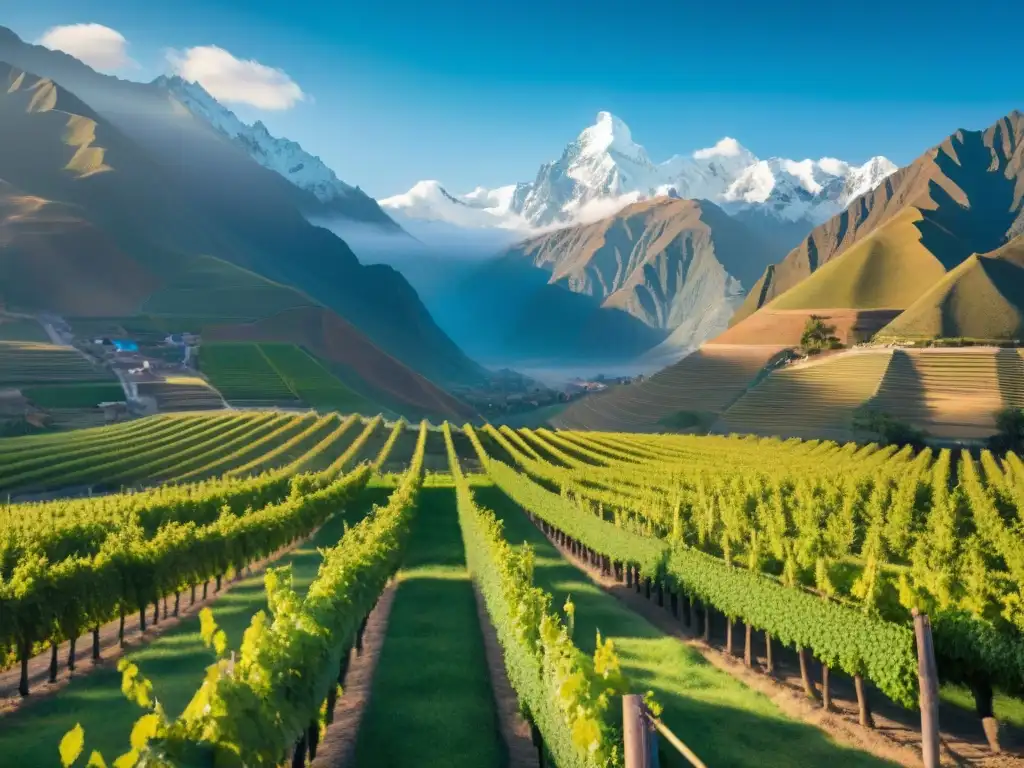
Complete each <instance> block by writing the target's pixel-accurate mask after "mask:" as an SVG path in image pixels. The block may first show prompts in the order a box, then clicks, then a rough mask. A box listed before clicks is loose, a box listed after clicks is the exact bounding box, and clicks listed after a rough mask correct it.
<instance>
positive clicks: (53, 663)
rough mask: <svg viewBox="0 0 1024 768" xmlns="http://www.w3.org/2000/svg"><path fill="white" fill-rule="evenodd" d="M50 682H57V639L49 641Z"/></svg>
mask: <svg viewBox="0 0 1024 768" xmlns="http://www.w3.org/2000/svg"><path fill="white" fill-rule="evenodd" d="M50 682H51V683H56V682H57V641H56V640H55V639H54V640H51V641H50Z"/></svg>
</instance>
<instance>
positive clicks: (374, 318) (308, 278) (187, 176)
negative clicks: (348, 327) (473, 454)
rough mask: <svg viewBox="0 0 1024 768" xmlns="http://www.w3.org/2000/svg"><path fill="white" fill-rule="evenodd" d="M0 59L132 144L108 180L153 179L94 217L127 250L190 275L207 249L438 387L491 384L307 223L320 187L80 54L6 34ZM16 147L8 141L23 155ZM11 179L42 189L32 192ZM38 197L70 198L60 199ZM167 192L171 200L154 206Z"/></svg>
mask: <svg viewBox="0 0 1024 768" xmlns="http://www.w3.org/2000/svg"><path fill="white" fill-rule="evenodd" d="M0 61H6V62H9V63H11V64H13V66H14V67H16V68H18V69H21V70H25V71H29V72H33V73H35V74H37V75H40V76H42V77H45V78H51V79H53V80H54V81H56V82H57V83H59V84H60V85H61V86H63V87H64V88H66V89H68V90H69V91H71V92H73V93H74V94H75V95H76V96H77V97H78V98H79V99H80V100H81V101H82V102H84V103H85V104H88V107H89V109H90V110H91V111H92V112H93V113H94V114H95V115H96V116H97V118H99V119H100V120H102V121H103V122H104V123H105V124H106V125H108V126H109V127H110V128H111V129H112V130H113V131H114V132H116V133H117V135H118V136H119V137H120V139H123V140H124V141H125V142H127V143H130V144H131V146H132V148H133V149H132V157H133V159H132V161H131V162H128V163H122V164H121V165H120V167H119V168H118V172H117V173H115V174H108V176H110V178H116V179H120V178H122V177H124V176H126V175H128V174H130V173H135V172H136V171H135V169H138V173H139V175H140V176H142V177H144V178H148V179H149V181H148V182H146V183H142V184H140V185H139V186H138V187H137V188H134V187H133V195H126V196H125V197H124V199H123V200H122V201H121V203H120V205H121V208H117V207H115V206H106V207H104V208H103V210H102V211H98V212H97V216H98V217H102V218H103V219H104V221H103V223H102V225H101V224H97V222H98V221H99V218H97V219H94V220H93V223H94V225H96V226H99V228H100V229H101V230H102V231H104V232H105V233H107V235H108V236H109V237H112V238H114V239H115V240H116V242H117V244H118V247H119V248H121V249H122V250H124V251H125V252H126V253H128V254H129V255H133V256H135V255H138V254H140V253H141V252H142V249H149V252H151V253H152V254H153V255H154V256H156V255H160V256H161V257H162V261H161V262H160V265H161V266H166V267H167V268H168V269H172V267H177V266H182V268H184V266H185V265H186V264H187V262H188V261H189V260H191V259H194V258H198V255H199V254H202V255H203V257H204V258H214V259H216V260H217V261H218V262H220V263H226V264H228V265H230V266H231V267H234V268H237V269H241V270H244V273H245V274H248V275H256V276H257V277H258V278H259V279H262V280H264V281H269V282H270V283H272V284H277V285H279V286H286V287H292V288H294V289H297V290H298V291H299V292H300V293H301V294H302V295H304V296H306V297H307V301H313V302H316V303H318V304H321V305H323V306H325V307H327V308H329V309H331V310H333V311H336V312H338V313H339V314H340V315H342V316H343V317H344V318H345V319H347V320H348V321H349V322H350V323H352V324H353V325H354V326H356V327H357V328H359V329H360V330H361V331H363V332H364V333H366V334H367V335H368V336H369V337H370V338H371V339H372V340H373V341H374V342H375V343H376V344H377V345H379V346H380V347H381V348H383V350H384V351H386V352H387V353H389V354H391V355H392V356H394V357H396V358H398V359H399V360H401V361H402V362H404V363H406V364H407V365H410V366H411V367H412V368H413V369H414V370H416V371H418V372H419V373H421V374H423V375H425V376H427V377H428V378H429V379H431V380H433V381H436V382H438V383H442V384H447V383H467V382H475V381H479V380H480V378H481V377H482V375H483V372H482V370H481V369H480V367H479V366H477V365H476V364H475V363H473V362H472V361H471V360H470V359H469V358H468V357H467V356H466V355H465V354H464V353H463V352H462V351H461V350H460V349H459V348H458V347H457V346H456V345H455V344H454V343H453V342H452V341H451V339H450V338H449V337H448V336H447V335H446V334H445V333H444V332H443V331H441V329H440V328H439V327H438V326H437V324H436V323H435V322H434V320H433V318H432V317H431V316H430V313H429V312H428V311H427V309H426V308H425V307H424V305H423V303H422V302H421V301H420V299H419V297H418V296H417V294H416V292H415V291H414V290H413V289H412V288H411V287H410V285H409V284H408V282H407V281H406V280H405V279H404V278H403V277H402V276H401V275H400V274H399V273H398V272H396V271H395V270H393V269H391V268H389V267H386V266H383V265H374V266H364V265H362V264H361V263H360V262H359V260H358V259H357V258H356V256H355V254H354V253H353V252H352V251H351V249H350V248H349V247H348V246H347V245H346V243H345V242H344V241H342V240H341V239H339V238H338V237H336V236H335V235H334V234H332V233H331V232H329V231H328V230H326V229H322V228H319V227H315V226H313V225H311V224H310V223H309V221H308V220H307V218H306V215H308V212H309V208H308V206H309V205H319V204H320V203H319V201H318V199H317V198H316V196H315V195H314V194H313V193H312V192H309V191H306V190H303V189H300V188H299V187H297V186H295V185H294V184H292V183H290V182H289V181H287V180H286V179H285V178H284V177H282V176H281V175H279V174H278V173H275V172H272V171H270V170H268V169H267V168H264V167H262V166H261V165H260V164H258V163H256V162H254V161H253V159H252V157H251V156H250V154H249V153H248V152H247V151H243V149H242V148H241V147H239V146H238V144H237V143H235V142H234V141H232V140H229V139H228V138H227V137H226V136H224V135H223V134H222V133H220V132H218V131H216V130H213V129H212V128H211V127H210V125H209V123H207V122H206V121H205V120H200V119H198V118H196V117H195V116H194V115H193V114H192V113H191V112H190V111H188V110H186V109H184V108H183V107H182V105H181V104H180V102H178V101H177V100H176V99H173V98H171V97H170V95H169V94H168V93H167V91H165V90H164V89H161V88H158V87H157V86H154V85H152V84H143V83H133V82H129V81H124V80H119V79H117V78H114V77H109V76H106V75H101V74H98V73H97V72H95V71H94V70H92V69H90V68H89V67H87V66H86V65H84V64H82V63H81V62H80V61H78V60H77V59H74V58H72V57H71V56H68V55H66V54H63V53H59V52H55V51H50V50H48V49H46V48H42V47H39V46H33V45H28V44H26V43H23V42H22V41H21V40H20V39H19V38H18V37H17V36H16V35H15V34H14V33H13V32H11V31H10V30H6V29H3V28H0ZM69 95H70V94H69ZM17 146H18V145H17V144H16V143H12V144H8V147H9V148H10V150H11V152H13V153H14V154H15V155H16V154H17V149H16V148H17ZM143 168H145V169H146V170H145V171H143V170H142V169H143ZM157 179H158V180H159V183H156V182H155V181H154V180H157ZM6 180H7V181H8V182H9V183H11V184H13V185H14V186H15V187H17V188H19V189H21V190H23V191H24V192H26V193H28V194H32V193H33V192H32V189H31V186H30V185H25V184H19V183H16V182H15V181H13V180H12V179H10V178H8V179H6ZM29 180H31V179H29ZM35 194H37V195H38V196H40V197H43V198H44V199H48V200H53V201H54V202H61V201H62V198H61V197H60V196H59V195H58V196H47V195H46V194H43V193H35ZM135 194H137V195H138V197H137V198H136V197H135V196H134V195H135ZM161 195H162V196H163V197H162V202H159V203H157V202H155V201H156V200H157V199H159V198H160V196H161ZM310 201H312V202H310ZM85 202H91V201H85ZM185 209H187V210H185ZM304 213H305V214H306V215H304ZM179 214H180V215H179ZM179 262H181V264H180V265H179ZM176 271H177V272H178V274H181V273H180V270H176ZM239 279H241V278H239ZM242 310H244V312H240V313H238V316H245V315H246V313H248V314H251V313H252V312H253V311H256V310H259V311H260V312H265V311H266V310H267V306H266V305H264V304H262V303H260V302H257V303H256V304H254V305H249V306H245V307H243V308H242Z"/></svg>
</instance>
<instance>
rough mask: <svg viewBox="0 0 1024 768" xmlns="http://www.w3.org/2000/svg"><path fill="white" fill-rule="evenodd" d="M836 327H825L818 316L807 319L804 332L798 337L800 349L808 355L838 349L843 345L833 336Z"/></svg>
mask: <svg viewBox="0 0 1024 768" xmlns="http://www.w3.org/2000/svg"><path fill="white" fill-rule="evenodd" d="M835 332H836V327H835V326H834V325H826V324H825V321H824V320H823V319H822V318H821V317H819V316H818V315H811V316H810V317H808V318H807V323H806V324H805V325H804V331H803V333H802V334H801V335H800V347H801V349H803V350H804V352H806V353H808V354H815V353H817V352H821V351H822V350H824V349H840V348H841V347H842V346H843V345H842V343H841V342H840V341H839V338H838V337H837V336H836V335H835Z"/></svg>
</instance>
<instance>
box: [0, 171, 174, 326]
mask: <svg viewBox="0 0 1024 768" xmlns="http://www.w3.org/2000/svg"><path fill="white" fill-rule="evenodd" d="M77 214H78V212H77V211H75V209H74V208H72V207H70V206H66V205H62V204H60V203H53V202H50V201H48V200H44V199H42V198H40V197H32V196H29V195H24V194H21V193H20V192H19V191H18V190H17V189H15V188H14V187H13V186H11V185H10V184H7V183H6V182H3V181H0V301H5V302H7V303H9V304H11V305H12V306H21V307H37V306H43V307H49V308H50V309H52V310H54V311H57V312H60V313H63V314H67V315H75V316H80V317H88V316H109V315H112V314H113V315H129V314H134V313H135V312H137V311H138V309H139V306H140V305H141V304H142V302H143V301H144V300H145V299H146V297H147V296H148V295H149V294H150V293H152V292H153V291H154V290H155V289H156V287H157V280H156V278H154V277H153V276H152V275H151V274H149V273H148V272H147V271H146V270H145V269H144V268H143V267H142V266H141V265H140V264H139V263H138V262H136V261H135V260H133V259H131V258H130V257H128V256H127V255H125V253H124V252H123V251H122V250H121V249H120V248H118V246H117V244H116V243H114V242H113V241H112V240H111V238H110V237H108V236H107V235H106V234H105V233H103V232H101V231H100V230H98V229H96V228H95V227H94V226H93V225H92V224H90V223H89V222H88V221H86V220H84V219H82V218H81V217H80V216H79V215H77Z"/></svg>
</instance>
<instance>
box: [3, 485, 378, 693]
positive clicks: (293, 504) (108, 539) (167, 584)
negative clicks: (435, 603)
mask: <svg viewBox="0 0 1024 768" xmlns="http://www.w3.org/2000/svg"><path fill="white" fill-rule="evenodd" d="M369 474H370V470H369V467H367V466H364V467H362V468H360V469H358V470H356V471H355V472H353V473H351V474H349V475H346V476H344V477H342V478H340V479H338V480H334V481H333V482H330V481H328V479H327V478H321V480H320V481H319V482H317V483H312V484H309V483H307V484H306V485H307V486H309V492H308V493H305V494H291V495H290V496H288V497H287V498H286V499H284V500H281V501H278V502H277V503H271V504H268V505H267V506H265V507H262V508H260V509H258V510H256V511H252V510H250V509H247V508H244V509H243V510H242V511H241V512H240V513H239V514H232V513H231V512H230V507H222V508H221V511H220V512H219V513H218V514H217V515H216V517H214V518H213V519H212V520H210V521H209V522H207V523H205V524H197V523H196V522H195V521H193V520H187V521H185V522H180V521H178V520H171V521H167V522H165V523H164V524H162V525H160V526H159V527H158V528H157V529H156V530H155V532H154V533H153V534H152V535H151V536H149V537H147V536H146V533H145V530H144V529H143V528H142V526H141V525H140V524H139V523H138V518H134V519H130V522H129V523H128V524H125V525H123V526H121V527H118V528H115V529H114V530H113V531H108V532H106V533H107V535H106V536H103V535H102V533H101V530H102V529H90V530H89V531H87V532H85V535H86V536H87V537H91V538H90V539H89V544H90V546H91V547H92V548H94V549H95V552H94V553H93V552H88V553H86V554H72V555H69V556H67V557H65V559H62V560H59V561H55V562H53V563H52V564H51V563H50V562H49V561H48V560H47V558H46V556H45V555H43V554H41V553H40V551H39V549H38V548H37V547H34V546H31V545H29V546H28V547H26V546H25V545H24V544H22V551H23V553H24V554H23V555H21V557H20V559H19V560H18V561H17V564H16V565H15V566H14V567H13V569H12V571H11V575H10V577H9V578H8V579H5V580H4V581H3V582H2V583H0V604H2V606H3V611H2V612H0V646H12V645H17V646H18V647H19V648H22V649H26V648H27V649H31V647H32V646H33V645H35V644H38V643H43V642H45V641H49V640H50V639H52V638H54V637H56V638H61V637H76V636H78V635H79V634H81V632H82V631H84V629H85V628H86V627H90V626H96V625H97V624H103V623H105V622H106V621H109V620H111V619H112V618H115V617H117V616H118V615H119V613H120V611H122V610H126V609H128V610H131V609H138V608H142V607H144V606H145V605H147V604H148V603H152V602H155V601H156V600H157V599H158V598H159V597H160V596H162V595H167V594H169V593H173V592H177V591H179V590H181V589H182V588H183V587H185V586H187V585H189V584H197V583H202V582H205V581H207V580H209V579H211V578H213V577H214V576H218V575H221V574H223V573H224V572H225V571H226V570H227V569H229V568H232V569H235V570H238V569H240V568H242V567H244V566H245V565H247V564H248V563H250V562H252V561H253V560H256V559H259V558H261V557H265V556H266V555H268V554H270V553H271V552H273V551H275V550H277V549H278V548H280V547H281V546H283V545H284V544H286V543H288V542H289V541H291V540H293V539H295V538H296V537H298V536H300V535H304V534H306V533H308V532H309V531H311V530H313V529H314V528H315V527H317V526H318V525H320V524H321V523H323V522H324V521H325V520H326V519H327V518H328V517H330V516H331V515H333V514H334V513H335V512H337V510H338V509H339V507H342V506H344V504H345V503H346V502H347V501H349V500H351V499H352V498H354V497H355V495H356V494H357V493H359V491H360V490H361V489H362V488H363V486H364V485H365V484H366V482H367V480H368V478H369ZM263 482H267V481H266V480H264V481H263ZM270 482H271V483H273V484H274V485H273V487H277V488H279V489H280V486H279V485H277V482H278V481H277V480H273V481H270ZM318 485H322V486H323V487H320V488H318V487H317V486H318ZM241 487H242V488H244V489H245V491H244V492H243V493H244V494H248V497H249V498H253V497H254V496H253V495H252V494H253V493H254V491H256V492H258V491H259V490H263V489H261V488H260V486H259V485H258V484H242V485H241ZM286 487H287V486H286ZM241 498H243V497H239V498H236V499H235V502H236V503H239V502H240V500H241ZM181 500H182V501H184V500H185V499H184V498H182V499H181ZM208 503H209V501H208V500H207V504H208ZM200 508H202V509H204V510H208V509H209V506H204V505H200ZM176 511H177V510H176ZM193 511H195V510H193ZM22 652H23V653H24V652H25V651H24V650H23V651H22ZM133 690H134V689H133ZM126 694H127V691H126Z"/></svg>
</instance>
